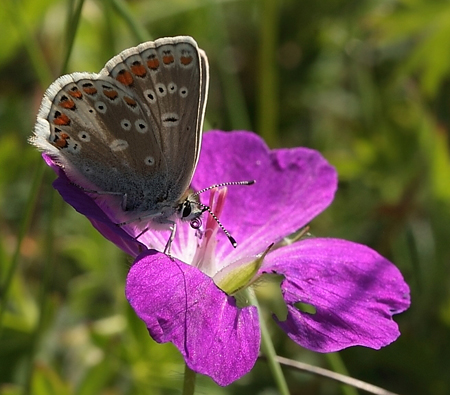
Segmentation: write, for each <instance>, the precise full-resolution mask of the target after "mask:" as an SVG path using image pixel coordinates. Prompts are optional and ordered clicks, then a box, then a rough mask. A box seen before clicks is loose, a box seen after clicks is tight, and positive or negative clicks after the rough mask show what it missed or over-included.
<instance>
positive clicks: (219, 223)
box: [192, 188, 237, 248]
mask: <svg viewBox="0 0 450 395" xmlns="http://www.w3.org/2000/svg"><path fill="white" fill-rule="evenodd" d="M206 190H208V188H207V189H206ZM192 203H194V204H196V205H198V206H200V207H201V208H202V209H203V211H207V212H208V213H209V214H210V215H211V217H213V218H214V221H216V222H217V225H219V228H220V229H222V232H223V233H225V235H226V236H227V237H228V240H230V243H231V245H232V246H233V247H234V248H236V247H237V243H236V240H235V239H234V237H233V236H231V235H230V232H228V230H226V229H225V227H224V226H223V225H222V223H221V222H220V221H219V218H217V216H216V214H214V213H213V211H212V210H211V208H210V207H209V206H207V205H206V204H203V203H200V202H192Z"/></svg>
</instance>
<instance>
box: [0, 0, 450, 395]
mask: <svg viewBox="0 0 450 395" xmlns="http://www.w3.org/2000/svg"><path fill="white" fill-rule="evenodd" d="M81 4H82V2H79V1H61V0H38V1H33V0H22V1H12V0H8V1H6V2H5V6H4V7H0V37H1V39H0V40H1V44H2V45H0V70H1V73H0V205H1V213H2V215H1V222H0V231H1V238H0V259H1V262H0V285H1V287H0V292H1V293H0V295H1V301H0V302H1V306H3V309H4V314H3V316H2V317H1V335H0V393H2V394H19V393H26V392H27V386H28V388H29V390H28V393H32V394H37V395H39V394H83V395H85V394H86V395H87V394H149V393H151V394H172V393H179V388H180V387H181V384H182V379H183V377H182V374H183V361H182V359H181V357H180V355H179V354H178V352H177V351H176V350H175V349H174V347H172V346H171V345H158V344H155V343H154V342H153V341H152V340H151V339H150V338H149V337H148V335H147V332H146V329H145V327H144V325H143V324H142V323H141V322H140V321H139V320H138V319H137V318H136V317H135V316H134V312H133V311H132V310H131V309H130V308H129V306H128V304H127V302H126V300H125V297H124V295H123V286H124V280H125V276H126V272H127V268H128V267H129V265H130V259H129V258H128V257H126V256H124V255H123V254H122V253H121V252H120V251H118V250H117V248H116V247H114V246H113V245H110V244H109V243H108V242H106V241H105V240H103V239H102V238H101V237H100V236H99V235H98V234H97V233H96V232H95V231H94V230H93V229H92V228H91V226H90V225H89V223H88V221H86V220H85V219H84V218H82V217H81V216H80V215H78V214H77V213H75V212H74V211H73V210H72V209H71V208H70V207H68V206H67V205H66V204H62V203H61V200H60V197H59V195H57V194H56V193H55V192H54V191H53V190H52V188H51V181H52V179H53V177H54V176H53V174H52V172H51V171H50V170H48V169H45V172H44V176H43V178H44V180H43V181H42V183H41V182H39V177H40V175H39V174H40V171H39V168H42V167H41V166H42V164H41V160H40V158H39V154H38V152H37V151H35V150H34V149H33V148H32V147H31V146H29V145H28V144H27V142H26V139H27V137H28V136H29V135H30V134H31V130H32V127H33V124H34V119H35V115H36V112H37V107H38V105H39V102H40V99H41V96H42V94H43V89H45V88H46V87H47V85H48V84H49V83H50V82H51V81H52V80H53V79H54V78H56V77H57V76H59V75H60V73H61V70H63V69H65V68H66V67H67V71H68V72H72V71H98V70H100V69H101V68H102V66H103V65H104V63H105V62H106V61H107V60H108V59H109V58H111V57H112V56H113V55H115V54H116V53H118V52H119V51H120V50H122V49H124V48H127V47H129V46H133V45H136V44H138V43H139V41H141V40H143V39H147V38H149V37H152V38H157V37H162V36H168V35H170V36H172V35H177V34H188V35H192V36H193V37H194V38H195V39H196V40H197V41H198V43H199V45H200V47H201V48H203V49H205V50H206V52H207V54H208V57H209V61H210V65H211V88H210V99H209V104H208V109H207V120H208V124H209V125H210V126H211V127H212V128H218V129H224V130H229V129H239V128H245V129H248V128H249V129H252V130H254V131H256V132H258V133H260V134H263V135H264V136H265V138H266V139H267V141H268V142H269V143H270V144H271V145H272V146H274V147H275V146H287V147H289V146H299V145H302V146H307V147H312V148H315V149H318V150H320V151H321V152H322V153H323V154H324V155H325V156H326V157H327V159H328V160H329V161H330V162H331V163H332V164H333V165H334V166H336V168H337V170H338V172H339V175H340V189H339V191H338V193H337V196H336V199H335V201H334V203H333V205H332V206H331V207H330V208H329V209H328V210H327V211H326V212H325V213H323V214H322V215H321V216H320V217H319V218H317V219H316V220H315V221H314V222H313V223H312V232H313V233H314V234H315V235H318V236H319V235H320V236H332V237H341V238H346V239H349V240H353V241H357V242H361V243H364V244H368V245H369V246H371V247H373V248H375V249H376V250H377V251H379V252H380V253H382V254H383V255H385V256H387V257H388V258H390V259H391V260H392V261H393V262H394V263H395V264H396V265H398V266H399V267H400V269H401V270H402V272H403V274H404V276H405V278H406V280H407V281H408V283H409V284H410V286H411V290H412V307H411V308H410V310H409V311H407V312H406V313H404V314H402V315H400V316H398V317H396V318H395V319H396V321H397V322H398V323H399V325H400V329H401V332H402V336H401V337H400V338H399V340H398V341H397V342H395V343H393V344H392V345H390V346H389V347H386V348H384V349H382V350H380V351H374V350H369V349H364V348H352V349H349V350H345V351H343V352H341V353H340V354H341V357H342V358H343V360H344V362H345V364H346V366H347V369H348V371H349V372H350V375H352V376H354V377H357V378H359V379H363V380H367V381H368V382H370V383H373V384H376V385H378V386H381V387H385V388H387V389H389V390H391V391H395V392H398V393H402V394H436V395H446V394H448V393H450V378H449V377H448V371H449V370H450V362H449V360H450V358H449V356H450V336H449V327H450V295H449V290H450V287H449V285H450V284H449V283H450V267H449V266H450V243H449V242H448V239H449V235H450V201H449V198H450V160H449V142H448V135H449V128H450V117H449V105H450V78H449V76H450V57H449V54H450V51H449V49H450V48H448V47H449V46H450V40H448V37H449V33H450V4H448V2H445V1H427V0H402V1H392V0H389V1H388V0H380V1H377V2H372V1H359V2H354V1H349V0H318V1H315V2H306V1H295V0H285V1H284V2H277V1H274V0H265V1H256V0H248V1H238V0H236V1H231V0H229V1H212V0H211V1H210V0H166V1H164V2H161V1H156V0H154V1H144V0H134V1H129V2H125V1H121V0H114V1H107V0H104V1H100V0H98V1H91V0H86V1H84V4H82V8H81V7H80V8H79V9H80V10H81V14H80V15H79V25H78V22H77V11H76V10H77V6H79V5H81ZM268 10H272V11H270V14H268V12H269V11H268ZM68 20H69V22H68ZM70 37H73V38H74V40H73V49H72V50H70V46H71V44H70V42H71V38H70ZM68 53H71V55H70V58H67V59H68V62H67V63H66V61H65V59H66V54H68ZM66 64H67V66H66ZM34 184H36V185H37V187H33V185H34ZM34 191H36V192H34ZM34 193H36V194H37V197H38V198H37V199H36V200H33V194H34ZM293 204H295V202H293ZM30 207H31V208H33V210H32V215H30V220H29V221H28V220H27V212H28V210H30ZM25 230H27V232H25ZM21 235H23V239H21ZM19 247H20V248H19ZM16 251H17V253H15V252H16ZM8 273H13V274H14V275H13V276H12V277H11V283H10V286H9V287H8V288H6V287H5V285H7V279H8ZM260 298H261V303H262V304H265V305H266V307H267V310H269V308H270V309H272V310H277V309H279V306H277V305H276V304H277V301H278V299H279V298H275V296H274V292H273V291H272V288H270V287H269V288H268V289H263V290H260ZM269 323H270V322H269ZM269 329H270V331H271V333H272V337H273V339H274V343H275V346H276V349H277V351H278V353H279V354H280V355H283V356H287V357H290V358H293V359H297V360H301V361H305V362H310V363H314V364H316V365H321V366H325V367H327V366H328V362H327V359H326V358H325V357H324V356H322V355H318V354H314V353H311V352H309V351H306V350H302V349H301V348H300V347H298V346H296V345H294V344H293V343H292V342H291V341H290V340H289V339H288V338H287V336H286V335H284V333H283V332H282V331H281V330H280V329H279V328H277V327H276V326H270V327H269ZM287 380H288V383H289V385H290V388H291V391H292V394H297V393H298V394H300V393H301V394H340V393H342V392H341V388H340V386H339V385H337V384H335V383H330V382H328V381H325V380H320V379H319V378H317V377H312V376H309V375H307V374H304V373H299V372H291V371H287ZM198 386H199V389H198V391H199V393H208V394H220V395H221V394H238V395H239V394H249V393H252V394H258V393H265V394H267V393H270V391H275V390H274V389H273V388H274V383H273V380H272V378H271V377H270V374H269V373H268V368H267V366H266V365H265V363H264V362H258V363H257V365H256V367H255V369H254V370H253V371H252V372H251V373H250V374H249V375H247V376H245V377H244V378H242V379H241V380H239V381H238V382H236V383H234V384H233V385H231V386H230V387H228V388H218V387H217V386H215V385H214V384H213V383H212V381H211V380H210V379H208V378H204V377H202V378H200V379H199V384H198Z"/></svg>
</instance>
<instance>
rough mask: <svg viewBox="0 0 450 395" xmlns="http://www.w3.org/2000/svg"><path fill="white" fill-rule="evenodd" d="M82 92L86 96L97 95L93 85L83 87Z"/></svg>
mask: <svg viewBox="0 0 450 395" xmlns="http://www.w3.org/2000/svg"><path fill="white" fill-rule="evenodd" d="M83 90H84V91H85V92H86V93H87V94H88V95H95V94H96V93H97V88H96V87H95V86H94V85H91V84H89V85H86V86H83Z"/></svg>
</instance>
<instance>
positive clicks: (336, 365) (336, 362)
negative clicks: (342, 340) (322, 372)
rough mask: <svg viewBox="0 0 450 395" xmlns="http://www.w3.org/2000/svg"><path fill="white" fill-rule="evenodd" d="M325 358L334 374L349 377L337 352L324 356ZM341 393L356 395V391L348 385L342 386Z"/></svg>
mask: <svg viewBox="0 0 450 395" xmlns="http://www.w3.org/2000/svg"><path fill="white" fill-rule="evenodd" d="M326 358H327V360H328V363H329V364H330V366H331V369H332V370H333V371H334V372H336V373H340V374H343V375H345V376H349V374H348V370H347V368H346V367H345V364H344V361H343V360H342V358H341V356H340V355H339V353H337V352H333V353H329V354H326ZM342 392H343V393H344V394H345V395H358V390H357V389H356V388H353V387H351V386H349V385H345V384H342Z"/></svg>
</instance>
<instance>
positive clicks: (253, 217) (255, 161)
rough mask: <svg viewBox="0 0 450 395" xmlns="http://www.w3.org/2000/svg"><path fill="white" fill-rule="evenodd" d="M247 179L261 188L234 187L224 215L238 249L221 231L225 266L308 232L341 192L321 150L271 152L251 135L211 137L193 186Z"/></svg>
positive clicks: (205, 141)
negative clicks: (310, 224) (305, 228)
mask: <svg viewBox="0 0 450 395" xmlns="http://www.w3.org/2000/svg"><path fill="white" fill-rule="evenodd" d="M243 180H256V184H254V185H250V186H230V187H229V188H228V196H227V202H226V204H225V208H224V211H223V214H222V216H221V221H222V223H223V225H224V226H225V228H227V230H228V231H229V232H230V233H231V234H232V236H233V237H234V238H235V239H236V240H237V242H238V247H237V248H236V249H235V250H234V249H233V247H232V246H231V245H230V243H229V242H228V241H227V240H226V237H225V235H223V233H222V232H219V234H218V239H219V241H218V248H217V258H218V260H219V261H221V260H223V259H225V260H226V262H232V261H234V260H237V259H239V258H242V256H243V255H248V256H255V255H257V254H258V253H261V252H262V251H264V250H265V249H266V248H267V246H268V245H269V244H271V243H273V242H277V241H279V240H280V239H281V238H283V237H285V236H287V235H289V234H291V233H293V232H294V231H296V230H298V229H299V228H301V227H303V226H304V225H306V224H307V223H308V222H309V221H311V220H312V219H313V218H314V217H315V216H316V215H317V214H319V213H320V212H322V211H323V210H324V209H325V208H326V207H327V206H328V205H329V204H330V203H331V201H332V200H333V197H334V193H335V190H336V187H337V175H336V171H335V170H334V168H333V167H332V166H330V165H329V164H328V162H327V161H326V160H325V159H324V158H323V157H322V155H321V154H320V153H319V152H317V151H314V150H311V149H308V148H291V149H275V150H269V148H268V147H267V145H266V144H265V142H264V140H262V139H261V138H260V137H259V136H258V135H256V134H254V133H251V132H219V131H213V132H208V133H206V134H205V135H204V136H203V145H202V151H201V154H200V160H199V163H198V166H197V171H196V173H195V176H194V180H193V183H192V185H193V187H194V188H195V189H200V188H204V187H207V186H209V185H212V184H215V183H218V182H228V181H243ZM203 195H207V194H202V196H201V197H202V202H204V203H206V202H207V196H203Z"/></svg>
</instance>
